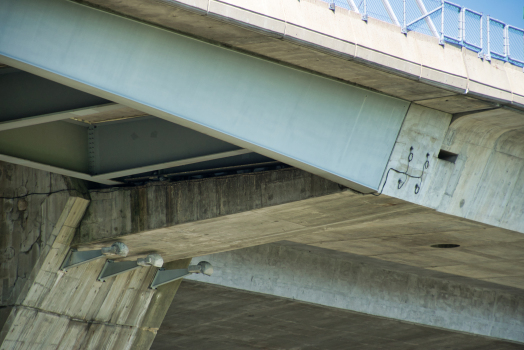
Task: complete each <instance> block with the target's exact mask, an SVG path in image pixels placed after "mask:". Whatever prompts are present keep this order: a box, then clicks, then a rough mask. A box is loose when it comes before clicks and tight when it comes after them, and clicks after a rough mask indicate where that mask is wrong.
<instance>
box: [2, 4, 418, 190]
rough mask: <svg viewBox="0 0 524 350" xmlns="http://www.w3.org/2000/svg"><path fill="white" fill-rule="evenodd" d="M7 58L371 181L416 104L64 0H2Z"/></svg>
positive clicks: (241, 141) (362, 182) (365, 183)
mask: <svg viewBox="0 0 524 350" xmlns="http://www.w3.org/2000/svg"><path fill="white" fill-rule="evenodd" d="M0 60H1V61H2V62H4V63H6V64H9V65H12V66H15V67H18V68H20V69H24V70H27V71H30V72H33V73H35V74H39V75H42V76H44V77H46V78H48V79H51V80H54V81H57V82H60V83H62V84H65V85H69V86H72V87H74V88H77V89H80V90H83V91H86V92H89V93H92V94H95V95H98V96H101V97H103V98H106V99H109V100H112V101H115V102H118V103H122V104H125V105H128V106H130V107H133V108H136V109H139V110H142V111H144V112H147V113H150V114H152V115H155V116H158V117H161V118H164V119H166V120H168V121H171V122H174V123H178V124H180V125H183V126H186V127H189V128H191V129H194V130H197V131H199V132H202V133H205V134H207V135H210V136H213V137H216V138H219V139H221V140H223V141H226V142H230V143H233V144H235V145H237V146H239V147H242V148H247V149H250V150H251V151H254V152H257V153H260V154H263V155H265V156H268V157H271V158H273V159H277V160H280V161H282V162H285V163H287V164H290V165H294V166H297V167H299V168H302V169H304V170H307V171H310V172H312V173H315V174H317V175H320V176H324V177H326V178H328V179H331V180H334V181H336V182H339V183H341V184H344V185H347V186H349V187H352V188H354V189H357V190H360V191H362V192H371V191H375V190H376V189H377V188H378V185H379V183H380V181H381V178H382V175H383V173H384V170H385V167H386V164H387V162H388V159H389V156H390V153H391V150H392V148H393V145H394V143H395V140H396V137H397V135H398V132H399V130H400V127H401V124H402V121H403V119H404V116H405V114H406V112H407V108H408V107H409V103H408V102H407V101H403V100H400V99H396V98H392V97H389V96H385V95H382V94H379V93H375V92H371V91H368V90H365V89H361V88H357V87H354V86H350V85H347V84H344V83H340V82H338V81H335V80H331V79H327V78H324V77H320V76H316V75H313V74H310V73H306V72H303V71H299V70H296V69H293V68H289V67H284V66H281V65H278V64H275V63H272V62H268V61H265V60H262V59H258V58H254V57H251V56H247V55H245V54H241V53H238V52H234V51H231V50H228V49H225V48H221V47H218V46H214V45H211V44H208V43H204V42H200V41H197V40H195V39H191V38H188V37H185V36H182V35H180V34H176V33H172V32H168V31H165V30H162V29H158V28H155V27H151V26H148V25H146V24H143V23H139V22H135V21H132V20H129V19H125V18H121V17H118V16H115V15H112V14H108V13H104V12H101V11H97V10H94V9H91V8H87V7H84V6H80V5H77V4H74V3H69V2H66V1H62V0H6V1H3V2H2V3H0Z"/></svg>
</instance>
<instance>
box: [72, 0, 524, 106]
mask: <svg viewBox="0 0 524 350" xmlns="http://www.w3.org/2000/svg"><path fill="white" fill-rule="evenodd" d="M78 2H79V3H83V4H89V5H94V6H99V7H100V8H102V9H107V10H109V11H114V12H116V13H120V14H123V15H125V16H129V17H131V18H136V19H139V20H141V21H146V22H148V23H152V24H155V25H159V26H161V27H164V28H167V29H172V30H176V31H179V32H182V33H187V34H190V35H193V36H195V37H197V38H201V39H205V40H210V41H211V42H215V43H219V44H222V45H227V46H228V47H232V48H235V49H238V50H242V51H244V52H247V53H251V54H256V55H261V56H264V57H267V58H270V59H274V60H277V61H279V62H283V63H286V64H292V65H295V66H298V67H302V68H305V69H308V70H311V71H315V72H319V73H321V74H325V75H328V76H332V77H336V78H339V79H343V80H345V81H349V82H352V83H356V84H360V85H363V86H367V87H370V88H372V89H376V90H378V91H382V92H384V93H387V94H390V95H393V96H397V97H400V98H404V99H406V100H409V101H419V103H420V104H422V105H425V106H429V107H433V108H437V109H439V110H442V111H446V112H449V113H459V112H465V111H472V110H480V109H485V108H490V107H493V106H496V103H499V102H500V103H504V104H508V105H515V106H519V107H520V108H522V107H524V83H522V81H523V79H522V77H523V75H524V74H523V73H522V69H521V68H519V67H515V66H511V65H510V64H509V63H503V62H500V61H497V60H492V61H491V62H487V61H482V60H480V59H478V58H477V55H476V53H474V52H470V51H468V50H466V49H462V50H461V49H459V48H456V47H453V46H452V45H446V46H445V47H444V48H442V47H441V46H439V45H438V39H437V38H434V37H429V36H426V35H423V34H420V33H415V32H410V33H409V34H408V35H407V36H404V35H402V34H401V33H400V28H399V27H397V26H395V25H392V24H388V23H385V22H382V21H379V20H376V19H374V18H370V19H369V20H368V22H367V23H366V22H364V21H362V20H361V18H360V14H357V13H354V12H351V11H348V10H345V9H341V8H336V10H335V11H334V12H333V11H330V10H329V9H328V6H327V4H326V3H325V2H323V1H319V0H304V1H289V0H271V1H263V2H247V3H246V2H245V1H238V0H226V1H216V0H179V1H169V2H168V1H155V0H133V1H126V2H125V3H123V2H121V1H117V0H114V1H101V0H87V1H86V0H79V1H78Z"/></svg>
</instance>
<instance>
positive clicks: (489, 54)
mask: <svg viewBox="0 0 524 350" xmlns="http://www.w3.org/2000/svg"><path fill="white" fill-rule="evenodd" d="M486 26H487V27H486V31H487V34H488V37H487V39H488V51H487V52H486V54H485V55H484V58H485V59H486V60H487V61H491V45H490V42H489V41H490V35H489V15H487V16H486Z"/></svg>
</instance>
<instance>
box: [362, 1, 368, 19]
mask: <svg viewBox="0 0 524 350" xmlns="http://www.w3.org/2000/svg"><path fill="white" fill-rule="evenodd" d="M362 20H363V21H365V22H367V21H368V4H367V0H364V13H362Z"/></svg>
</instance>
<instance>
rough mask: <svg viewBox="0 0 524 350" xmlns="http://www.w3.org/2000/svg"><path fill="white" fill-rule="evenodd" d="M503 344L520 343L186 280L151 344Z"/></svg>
mask: <svg viewBox="0 0 524 350" xmlns="http://www.w3.org/2000/svg"><path fill="white" fill-rule="evenodd" d="M168 349H169V350H176V349H191V350H197V349H216V350H221V349H227V350H240V349H242V350H247V349H267V350H277V349H294V350H302V349H304V350H306V349H308V350H313V349H323V350H327V349H329V350H332V349H333V350H334V349H359V350H377V349H388V350H397V349H398V350H415V349H416V350H420V349H425V350H441V349H448V350H452V349H453V350H459V349H460V350H466V349H470V350H481V349H485V350H493V349H497V350H506V349H508V350H509V349H515V350H516V349H524V345H522V344H516V343H510V342H506V341H500V340H495V339H490V338H487V337H481V336H474V335H470V334H464V333H458V332H452V331H449V330H443V329H437V328H432V327H427V326H421V325H415V324H410V323H406V322H400V321H398V320H393V319H387V318H382V317H377V316H370V315H365V314H362V313H357V312H351V311H347V310H342V309H336V308H330V307H322V306H319V305H312V304H309V303H304V302H299V301H297V300H291V299H285V298H279V297H275V296H269V295H262V294H258V293H252V292H246V291H242V290H238V289H234V288H226V287H221V286H216V285H211V284H207V283H199V282H193V281H191V282H190V281H184V282H182V286H181V287H180V289H179V291H178V293H177V297H176V299H175V302H174V303H173V304H172V305H171V307H170V309H169V311H168V314H167V316H166V318H165V320H164V323H163V325H162V327H160V330H159V331H158V335H157V337H156V339H155V341H154V343H153V345H152V347H151V350H168Z"/></svg>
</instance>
